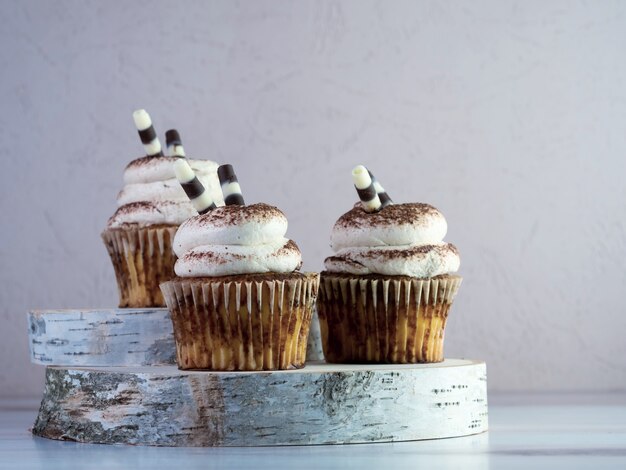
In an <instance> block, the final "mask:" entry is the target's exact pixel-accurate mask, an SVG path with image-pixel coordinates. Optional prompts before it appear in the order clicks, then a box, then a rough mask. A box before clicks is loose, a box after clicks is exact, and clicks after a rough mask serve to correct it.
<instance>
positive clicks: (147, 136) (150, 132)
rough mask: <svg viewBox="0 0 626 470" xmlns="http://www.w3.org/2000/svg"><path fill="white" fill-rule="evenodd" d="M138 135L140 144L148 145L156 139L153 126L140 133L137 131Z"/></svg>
mask: <svg viewBox="0 0 626 470" xmlns="http://www.w3.org/2000/svg"><path fill="white" fill-rule="evenodd" d="M137 132H138V133H139V138H140V139H141V143H142V144H149V143H150V142H152V141H153V140H154V139H156V138H157V135H156V131H155V130H154V126H150V127H148V128H147V129H144V130H142V131H139V130H138V131H137Z"/></svg>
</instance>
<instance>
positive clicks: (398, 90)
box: [0, 0, 626, 397]
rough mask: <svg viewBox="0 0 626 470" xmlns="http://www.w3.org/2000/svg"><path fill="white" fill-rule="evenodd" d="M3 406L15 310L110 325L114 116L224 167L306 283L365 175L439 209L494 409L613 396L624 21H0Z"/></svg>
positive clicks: (8, 8) (33, 373)
mask: <svg viewBox="0 0 626 470" xmlns="http://www.w3.org/2000/svg"><path fill="white" fill-rule="evenodd" d="M0 22H1V24H2V28H0V66H1V69H2V71H1V72H0V103H1V104H2V113H0V142H1V145H0V155H1V158H2V159H1V161H2V171H0V221H1V229H0V240H1V244H0V321H1V326H0V328H1V333H0V334H1V339H0V396H31V397H37V396H40V394H41V379H42V375H43V372H42V370H41V368H39V367H35V366H31V365H30V364H29V362H28V347H27V340H26V320H25V312H26V310H27V309H29V308H37V307H57V308H61V307H87V306H93V307H96V306H98V307H99V306H113V305H115V304H116V300H117V299H116V289H115V280H114V277H113V271H112V268H111V266H110V262H109V260H108V258H107V255H106V252H105V249H104V247H103V245H102V243H101V241H100V236H99V234H100V231H101V230H102V228H103V227H104V226H105V223H106V220H107V218H108V217H109V216H110V215H111V214H112V213H113V211H114V208H115V195H116V193H117V191H118V190H119V189H120V188H121V185H122V171H123V168H124V166H125V165H126V163H127V162H128V161H130V160H131V159H132V158H135V157H138V156H140V155H141V154H142V148H141V146H140V144H139V140H138V138H137V136H136V132H135V130H134V128H133V124H132V119H131V112H132V110H133V109H135V108H138V107H145V108H147V109H148V110H149V111H150V112H151V114H152V116H153V119H154V121H155V125H156V126H157V128H158V130H160V131H161V132H164V131H165V130H166V129H168V128H170V127H177V128H178V129H180V130H181V133H182V136H183V139H184V142H185V148H186V149H187V152H188V154H190V155H192V156H201V157H205V158H210V159H213V160H215V161H218V162H231V163H233V164H234V165H235V168H236V169H237V171H238V175H239V179H240V182H241V184H242V186H243V189H244V194H245V196H246V200H247V201H249V202H255V201H266V202H269V203H273V204H275V205H277V206H279V207H280V208H282V209H283V210H284V211H285V212H286V214H287V216H288V217H289V221H290V229H289V234H290V236H291V237H292V238H293V239H295V240H296V241H297V242H298V243H299V244H300V247H301V248H302V250H303V252H304V256H305V260H306V262H305V267H306V268H308V269H313V270H318V269H320V268H321V266H322V260H323V259H324V257H325V256H327V255H329V253H330V252H329V248H328V237H329V231H330V228H331V226H332V224H333V222H334V220H335V219H336V218H337V217H338V216H339V215H340V214H341V213H343V212H344V211H345V210H347V209H348V208H350V207H351V205H352V203H353V202H354V201H355V200H356V195H355V192H354V190H353V188H352V186H351V181H350V169H351V168H352V166H354V165H355V164H356V163H364V164H366V165H368V166H370V167H371V168H372V170H373V171H374V172H375V173H376V175H377V177H378V178H379V179H380V180H381V181H382V182H383V184H384V185H385V187H386V189H387V190H388V191H389V192H390V194H391V195H392V197H393V198H394V199H395V200H396V201H423V202H430V203H432V204H433V205H435V206H437V207H438V208H439V209H441V210H442V212H443V213H444V214H445V215H446V217H447V219H448V223H449V227H450V228H449V234H448V237H447V240H448V241H451V242H453V243H455V244H457V246H458V247H459V248H460V250H461V254H462V274H463V275H464V276H465V283H464V285H463V287H462V290H461V293H460V295H459V298H458V300H457V302H456V305H455V307H454V309H453V312H452V317H451V321H450V324H449V329H448V334H447V355H448V356H465V357H472V358H482V359H485V360H486V361H487V363H488V367H489V374H490V386H491V388H492V389H493V390H528V389H531V390H556V389H571V390H581V389H594V390H607V389H624V388H626V341H624V331H625V330H626V315H624V300H623V297H624V286H625V285H626V273H625V270H624V260H625V259H626V222H625V221H624V217H625V216H626V188H625V183H624V176H625V175H626V171H625V170H626V163H625V162H626V132H625V131H624V130H625V129H626V62H624V57H626V3H624V2H610V1H603V2H573V1H567V2H554V1H552V2H544V1H541V2H520V3H516V2H511V1H492V2H485V1H482V2H414V1H407V2H399V1H387V2H368V1H354V2H348V1H346V2H331V1H319V2H313V1H303V2H284V1H262V2H259V1H254V2H253V1H249V2H226V1H224V2H184V4H183V3H178V2H140V1H136V2H132V3H129V2H124V3H123V2H104V1H102V2H79V1H75V2H68V1H59V2H44V1H41V2H33V1H9V0H4V1H3V2H1V3H0Z"/></svg>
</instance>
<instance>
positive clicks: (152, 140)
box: [133, 109, 163, 157]
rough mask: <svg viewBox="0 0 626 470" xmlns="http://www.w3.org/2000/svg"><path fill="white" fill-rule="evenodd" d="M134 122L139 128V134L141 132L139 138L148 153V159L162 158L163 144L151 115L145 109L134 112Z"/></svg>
mask: <svg viewBox="0 0 626 470" xmlns="http://www.w3.org/2000/svg"><path fill="white" fill-rule="evenodd" d="M133 120H134V121H135V127H137V132H139V138H140V139H141V143H142V144H143V148H144V149H145V151H146V155H147V156H148V157H162V156H163V151H162V149H161V142H159V138H158V137H157V134H156V131H155V130H154V127H153V126H152V119H150V115H149V114H148V113H147V112H146V110H145V109H138V110H137V111H135V112H133Z"/></svg>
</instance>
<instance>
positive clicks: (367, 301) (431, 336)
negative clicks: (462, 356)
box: [318, 272, 461, 364]
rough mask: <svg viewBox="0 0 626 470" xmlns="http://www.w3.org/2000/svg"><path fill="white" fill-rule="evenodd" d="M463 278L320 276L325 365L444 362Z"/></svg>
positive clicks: (321, 326)
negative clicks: (448, 322)
mask: <svg viewBox="0 0 626 470" xmlns="http://www.w3.org/2000/svg"><path fill="white" fill-rule="evenodd" d="M460 284H461V277H460V276H456V275H443V276H437V277H434V278H430V279H417V278H412V277H407V276H383V275H378V274H371V275H365V276H357V275H352V274H340V273H329V272H322V273H321V279H320V298H319V301H318V314H319V319H320V328H321V333H322V347H323V349H324V357H325V358H326V361H327V362H343V363H367V362H373V363H393V364H404V363H418V362H441V361H443V357H444V356H443V343H444V330H445V326H446V320H447V318H448V312H449V310H450V306H451V305H452V301H453V300H454V297H455V295H456V293H457V291H458V288H459V285H460Z"/></svg>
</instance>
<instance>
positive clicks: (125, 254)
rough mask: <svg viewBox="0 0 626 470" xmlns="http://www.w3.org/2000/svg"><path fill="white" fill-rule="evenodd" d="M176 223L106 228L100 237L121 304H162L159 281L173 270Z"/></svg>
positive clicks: (145, 305) (160, 305)
mask: <svg viewBox="0 0 626 470" xmlns="http://www.w3.org/2000/svg"><path fill="white" fill-rule="evenodd" d="M177 229H178V226H167V227H142V228H129V229H126V228H124V229H107V230H105V231H104V232H102V240H103V241H104V244H105V245H106V247H107V250H108V252H109V256H110V257H111V261H112V263H113V269H114V270H115V277H116V279H117V287H118V291H119V295H120V303H119V306H120V307H134V308H141V307H165V301H164V300H163V294H162V293H161V290H160V289H159V284H161V283H162V282H165V281H169V280H170V279H172V278H173V277H175V276H176V275H175V274H174V263H175V262H176V255H175V254H174V252H173V250H172V241H173V240H174V235H175V234H176V230H177Z"/></svg>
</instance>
